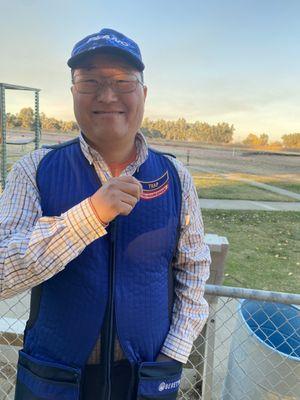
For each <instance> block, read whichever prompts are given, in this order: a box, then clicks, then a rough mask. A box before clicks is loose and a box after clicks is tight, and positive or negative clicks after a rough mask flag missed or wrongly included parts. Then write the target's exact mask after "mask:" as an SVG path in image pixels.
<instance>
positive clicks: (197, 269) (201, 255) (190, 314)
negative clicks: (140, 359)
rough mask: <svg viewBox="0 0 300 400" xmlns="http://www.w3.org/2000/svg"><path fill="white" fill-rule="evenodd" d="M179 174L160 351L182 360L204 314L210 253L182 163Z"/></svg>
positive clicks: (193, 194) (206, 312)
mask: <svg viewBox="0 0 300 400" xmlns="http://www.w3.org/2000/svg"><path fill="white" fill-rule="evenodd" d="M177 168H178V167H177ZM179 176H180V178H181V184H182V190H183V194H182V210H181V232H180V238H179V243H178V249H177V255H176V258H175V261H174V265H173V268H174V276H175V287H174V289H175V299H174V307H173V314H172V321H171V326H170V330H169V333H168V335H167V337H166V339H165V342H164V344H163V347H162V349H161V353H163V354H165V355H167V356H169V357H171V358H174V359H176V360H178V361H180V362H182V363H186V362H187V360H188V357H189V354H190V352H191V349H192V345H193V342H194V340H195V339H196V338H197V337H198V336H199V334H200V333H201V331H202V329H203V327H204V324H205V322H206V320H207V317H208V311H209V310H208V304H207V302H206V300H205V299H204V297H203V296H204V287H205V282H206V280H207V279H208V277H209V267H210V263H211V257H210V251H209V248H208V246H207V245H206V244H205V242H204V227H203V221H202V215H201V211H200V206H199V199H198V195H197V192H196V188H195V186H194V184H193V180H192V177H191V175H190V174H189V173H188V171H187V170H186V169H185V168H184V167H183V166H180V169H179Z"/></svg>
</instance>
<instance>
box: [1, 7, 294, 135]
mask: <svg viewBox="0 0 300 400" xmlns="http://www.w3.org/2000/svg"><path fill="white" fill-rule="evenodd" d="M299 15H300V1H299V0H210V1H207V0H185V1H182V0H126V1H124V0H114V1H110V2H109V1H105V2H104V1H102V0H98V1H96V0H86V1H83V0H81V1H78V0H51V1H50V0H42V1H41V0H9V1H7V0H0V50H1V53H0V82H5V83H11V84H17V85H24V86H31V87H35V88H40V89H41V93H40V104H41V111H43V112H45V113H46V115H47V116H49V117H50V116H52V117H55V118H58V119H65V120H74V115H73V105H72V97H71V92H70V86H71V83H70V70H69V67H68V66H67V64H66V62H67V60H68V58H69V56H70V53H71V50H72V48H73V46H74V44H75V43H76V42H77V41H79V40H81V39H82V38H83V37H85V36H87V35H89V34H91V33H94V32H98V31H99V30H100V29H102V28H112V29H115V30H117V31H119V32H122V33H124V34H125V35H127V36H129V37H131V38H132V39H133V40H135V41H136V42H137V43H138V44H139V47H140V49H141V52H142V56H143V60H144V63H145V66H146V68H145V83H146V85H147V86H148V97H147V102H146V108H145V116H146V117H149V118H150V119H158V118H164V119H170V120H176V119H178V118H182V117H183V118H185V119H186V120H187V121H190V122H194V121H196V120H198V121H202V122H208V123H210V124H217V123H218V122H227V123H229V124H233V125H234V127H235V135H234V137H235V139H236V140H240V139H242V138H244V137H245V136H247V135H248V134H249V133H255V134H257V135H260V134H262V133H266V134H268V135H269V138H270V140H271V141H272V140H279V139H280V138H281V136H282V135H284V134H288V133H295V132H300V112H299V105H300V51H299V44H300V24H299ZM33 104H34V103H33V94H31V93H23V92H19V91H18V92H17V91H7V96H6V111H7V112H13V113H15V112H17V111H19V110H20V108H22V107H29V106H31V107H33Z"/></svg>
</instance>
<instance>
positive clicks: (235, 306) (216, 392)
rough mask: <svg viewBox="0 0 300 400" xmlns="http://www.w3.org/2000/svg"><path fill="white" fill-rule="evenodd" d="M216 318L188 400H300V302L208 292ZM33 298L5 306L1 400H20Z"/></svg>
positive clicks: (192, 373) (203, 342)
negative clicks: (18, 379)
mask: <svg viewBox="0 0 300 400" xmlns="http://www.w3.org/2000/svg"><path fill="white" fill-rule="evenodd" d="M205 293H206V297H207V299H208V301H209V303H210V316H209V319H208V322H207V324H206V326H205V329H204V330H203V332H202V335H201V336H200V337H199V338H198V339H197V340H196V341H195V343H194V346H193V350H192V353H191V356H190V358H189V361H188V363H187V364H186V365H185V368H184V373H183V377H182V381H181V388H180V393H179V396H178V399H180V400H196V399H199V400H200V399H202V400H263V399H268V400H269V399H271V400H279V399H280V400H298V399H300V296H299V295H293V294H285V293H274V292H266V291H257V290H251V289H241V288H230V287H225V286H216V285H207V286H206V291H205ZM29 301H30V298H29V293H24V294H21V295H19V296H16V297H14V298H12V299H9V300H4V301H2V302H0V312H1V319H0V400H7V399H13V398H14V384H15V376H16V362H17V354H18V353H17V352H18V349H19V348H21V346H22V339H23V330H24V327H25V322H26V320H27V318H28V310H29Z"/></svg>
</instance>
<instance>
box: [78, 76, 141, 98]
mask: <svg viewBox="0 0 300 400" xmlns="http://www.w3.org/2000/svg"><path fill="white" fill-rule="evenodd" d="M73 84H74V86H75V88H76V90H77V92H78V93H81V94H94V93H97V92H98V90H99V89H100V90H102V89H103V87H104V86H106V85H107V86H109V87H110V88H111V89H112V90H113V91H114V93H117V94H120V93H121V94H122V93H131V92H134V91H135V89H136V88H137V85H138V84H141V85H142V86H144V84H143V82H141V81H140V80H139V79H138V77H137V76H135V75H133V74H120V75H114V76H112V77H110V78H102V79H101V80H100V81H99V80H96V79H91V78H88V77H75V79H74V82H73Z"/></svg>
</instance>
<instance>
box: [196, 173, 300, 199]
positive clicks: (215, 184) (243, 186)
mask: <svg viewBox="0 0 300 400" xmlns="http://www.w3.org/2000/svg"><path fill="white" fill-rule="evenodd" d="M193 179H194V183H195V185H196V188H197V192H198V196H199V197H200V198H203V199H231V200H254V201H260V200H261V201H295V199H293V198H291V197H288V196H283V195H280V194H277V193H273V192H269V191H268V190H265V189H261V188H258V187H255V186H252V185H249V184H248V183H246V182H242V181H238V180H237V179H226V178H223V177H222V176H220V175H215V174H208V173H201V174H199V173H197V174H193ZM276 182H277V181H276ZM282 183H284V182H282ZM274 186H275V184H274ZM295 186H296V183H295ZM285 188H286V189H287V190H292V189H288V187H287V186H286V187H285Z"/></svg>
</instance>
